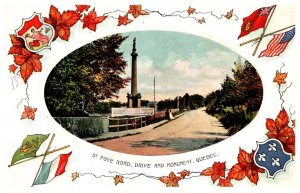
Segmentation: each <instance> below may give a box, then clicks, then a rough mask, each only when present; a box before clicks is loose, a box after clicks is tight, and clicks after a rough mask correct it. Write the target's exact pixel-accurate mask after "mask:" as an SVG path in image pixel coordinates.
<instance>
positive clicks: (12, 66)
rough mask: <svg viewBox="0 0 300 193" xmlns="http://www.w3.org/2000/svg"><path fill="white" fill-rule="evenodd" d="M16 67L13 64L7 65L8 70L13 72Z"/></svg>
mask: <svg viewBox="0 0 300 193" xmlns="http://www.w3.org/2000/svg"><path fill="white" fill-rule="evenodd" d="M17 69H18V67H16V66H15V65H14V64H11V65H9V68H8V70H9V72H12V73H15V72H16V70H17Z"/></svg>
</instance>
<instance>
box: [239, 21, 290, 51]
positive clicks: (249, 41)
mask: <svg viewBox="0 0 300 193" xmlns="http://www.w3.org/2000/svg"><path fill="white" fill-rule="evenodd" d="M292 27H295V25H291V26H288V27H285V28H282V29H279V30H277V31H274V32H271V33H268V34H265V35H263V36H262V37H258V38H254V39H251V40H248V41H246V42H243V43H240V46H243V45H246V44H249V43H251V42H254V41H256V40H258V39H260V38H264V37H267V36H270V35H274V34H275V33H278V32H281V31H284V30H286V29H289V28H292Z"/></svg>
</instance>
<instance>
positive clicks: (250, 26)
mask: <svg viewBox="0 0 300 193" xmlns="http://www.w3.org/2000/svg"><path fill="white" fill-rule="evenodd" d="M273 8H274V6H270V7H262V8H259V9H257V10H256V11H254V12H253V13H252V14H251V15H249V16H248V17H245V18H244V19H243V25H242V27H241V34H240V35H239V37H238V39H239V38H240V37H243V36H245V35H248V34H249V33H250V32H252V31H255V30H257V29H259V28H263V27H265V25H266V22H267V20H268V17H269V15H270V13H271V11H272V9H273Z"/></svg>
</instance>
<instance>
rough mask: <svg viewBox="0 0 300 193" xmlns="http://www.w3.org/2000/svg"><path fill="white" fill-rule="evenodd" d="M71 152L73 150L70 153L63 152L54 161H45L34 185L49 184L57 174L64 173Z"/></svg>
mask: <svg viewBox="0 0 300 193" xmlns="http://www.w3.org/2000/svg"><path fill="white" fill-rule="evenodd" d="M71 154H72V152H70V153H68V154H61V155H59V156H58V157H57V158H55V159H54V160H53V161H51V162H45V163H43V164H42V167H41V169H40V171H39V174H38V177H37V178H36V180H35V181H34V182H33V185H39V184H47V183H48V182H50V181H51V180H53V179H54V178H55V177H56V176H59V175H61V174H63V173H64V172H65V168H66V166H67V163H68V159H69V157H70V155H71Z"/></svg>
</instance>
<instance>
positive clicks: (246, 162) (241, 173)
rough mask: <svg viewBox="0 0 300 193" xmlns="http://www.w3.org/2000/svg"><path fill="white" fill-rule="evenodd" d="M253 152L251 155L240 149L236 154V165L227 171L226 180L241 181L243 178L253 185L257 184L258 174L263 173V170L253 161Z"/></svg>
mask: <svg viewBox="0 0 300 193" xmlns="http://www.w3.org/2000/svg"><path fill="white" fill-rule="evenodd" d="M253 155H254V151H253V150H252V152H251V154H249V153H247V152H246V151H244V150H243V149H240V152H239V154H238V163H237V164H235V165H233V166H232V168H231V169H230V170H229V173H228V176H227V179H228V180H231V179H235V180H242V179H244V178H245V176H247V177H248V179H249V180H250V181H251V182H252V183H254V184H257V182H258V180H259V176H258V173H264V170H263V169H261V168H259V167H258V166H257V165H256V164H255V162H254V161H253Z"/></svg>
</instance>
